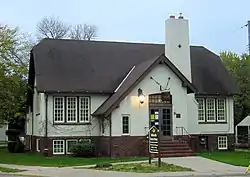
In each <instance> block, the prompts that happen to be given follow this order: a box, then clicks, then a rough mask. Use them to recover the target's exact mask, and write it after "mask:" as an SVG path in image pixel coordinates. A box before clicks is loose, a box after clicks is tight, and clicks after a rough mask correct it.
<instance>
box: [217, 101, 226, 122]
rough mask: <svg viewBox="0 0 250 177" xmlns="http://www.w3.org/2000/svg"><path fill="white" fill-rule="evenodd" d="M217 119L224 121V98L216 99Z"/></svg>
mask: <svg viewBox="0 0 250 177" xmlns="http://www.w3.org/2000/svg"><path fill="white" fill-rule="evenodd" d="M217 121H218V122H225V121H226V100H225V99H218V100H217Z"/></svg>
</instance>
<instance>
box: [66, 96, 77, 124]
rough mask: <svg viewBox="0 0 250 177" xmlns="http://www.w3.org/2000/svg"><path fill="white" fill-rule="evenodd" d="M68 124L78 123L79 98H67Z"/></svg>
mask: <svg viewBox="0 0 250 177" xmlns="http://www.w3.org/2000/svg"><path fill="white" fill-rule="evenodd" d="M67 122H77V97H67Z"/></svg>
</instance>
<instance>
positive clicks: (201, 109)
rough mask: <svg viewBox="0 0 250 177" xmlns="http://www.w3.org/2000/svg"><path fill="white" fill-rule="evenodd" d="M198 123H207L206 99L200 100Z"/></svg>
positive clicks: (198, 100)
mask: <svg viewBox="0 0 250 177" xmlns="http://www.w3.org/2000/svg"><path fill="white" fill-rule="evenodd" d="M197 102H198V104H199V105H198V121H199V122H204V121H205V99H204V98H198V99H197Z"/></svg>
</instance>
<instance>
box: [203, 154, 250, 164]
mask: <svg viewBox="0 0 250 177" xmlns="http://www.w3.org/2000/svg"><path fill="white" fill-rule="evenodd" d="M200 156H201V157H205V158H208V159H212V160H216V161H219V162H223V163H227V164H231V165H236V166H244V167H247V166H249V165H250V153H249V151H220V152H211V153H208V152H205V153H200Z"/></svg>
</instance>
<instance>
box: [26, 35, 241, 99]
mask: <svg viewBox="0 0 250 177" xmlns="http://www.w3.org/2000/svg"><path fill="white" fill-rule="evenodd" d="M190 50H191V72H192V84H193V85H194V86H195V87H196V88H197V90H198V93H200V94H206V95H215V94H221V95H228V94H237V93H239V90H238V88H237V86H236V85H235V82H234V80H233V79H232V77H231V76H230V75H229V74H228V72H227V70H226V69H225V67H224V65H223V63H222V61H221V60H220V58H219V57H218V56H217V55H215V54H214V53H212V52H210V51H209V50H207V49H206V48H204V47H200V46H192V47H190ZM164 51H165V50H164V44H141V43H123V42H104V41H103V42H101V41H76V40H58V39H44V40H42V41H41V42H40V43H39V44H38V45H36V46H35V47H34V48H33V50H32V53H31V61H30V62H31V63H34V64H33V65H31V66H34V67H30V75H29V77H34V75H35V76H36V83H37V90H38V91H39V92H58V91H60V92H88V93H109V94H111V93H114V90H115V89H116V88H117V86H118V85H119V84H120V83H121V81H122V80H123V79H124V77H125V76H126V75H127V73H128V72H129V71H130V69H131V68H132V67H133V66H134V65H137V64H139V63H142V62H143V61H146V60H150V59H152V58H155V56H159V55H161V54H163V53H164ZM33 79H34V78H33ZM33 79H32V78H29V81H30V83H32V80H33Z"/></svg>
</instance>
